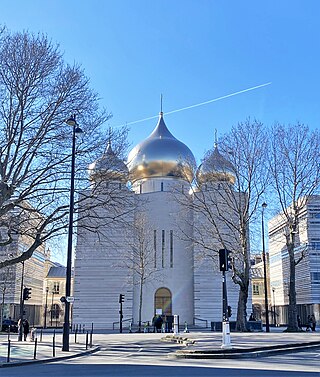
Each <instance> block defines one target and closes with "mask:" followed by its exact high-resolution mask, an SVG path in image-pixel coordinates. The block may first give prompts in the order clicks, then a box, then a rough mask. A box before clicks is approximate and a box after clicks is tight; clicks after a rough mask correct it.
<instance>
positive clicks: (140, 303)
mask: <svg viewBox="0 0 320 377" xmlns="http://www.w3.org/2000/svg"><path fill="white" fill-rule="evenodd" d="M142 288H143V279H142V278H141V279H140V297H139V332H141V315H142Z"/></svg>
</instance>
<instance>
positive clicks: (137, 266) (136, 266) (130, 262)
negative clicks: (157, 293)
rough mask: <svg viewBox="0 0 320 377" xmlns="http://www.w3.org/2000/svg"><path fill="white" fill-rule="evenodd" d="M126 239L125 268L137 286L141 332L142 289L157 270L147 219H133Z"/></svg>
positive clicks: (141, 215) (143, 217) (150, 230)
mask: <svg viewBox="0 0 320 377" xmlns="http://www.w3.org/2000/svg"><path fill="white" fill-rule="evenodd" d="M130 234H131V237H130V238H128V244H129V246H130V250H129V251H128V255H127V257H126V258H125V264H126V268H128V269H129V270H131V271H132V272H133V283H134V285H137V286H139V315H138V325H139V332H140V331H141V320H142V318H141V316H142V305H143V287H144V285H145V283H146V282H147V281H149V280H150V278H151V277H153V276H154V275H155V273H156V272H157V271H158V270H159V269H158V268H157V266H156V262H155V253H154V241H153V240H154V237H153V230H152V229H151V227H150V225H149V223H148V221H147V219H146V218H145V216H144V215H143V214H140V215H139V217H137V218H136V219H135V222H134V225H133V227H132V229H131V232H130Z"/></svg>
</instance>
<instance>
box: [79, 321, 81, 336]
mask: <svg viewBox="0 0 320 377" xmlns="http://www.w3.org/2000/svg"><path fill="white" fill-rule="evenodd" d="M79 334H81V324H80V323H79Z"/></svg>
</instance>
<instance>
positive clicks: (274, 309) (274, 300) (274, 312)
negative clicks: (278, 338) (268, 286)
mask: <svg viewBox="0 0 320 377" xmlns="http://www.w3.org/2000/svg"><path fill="white" fill-rule="evenodd" d="M272 293H273V324H274V326H277V318H276V289H275V288H272Z"/></svg>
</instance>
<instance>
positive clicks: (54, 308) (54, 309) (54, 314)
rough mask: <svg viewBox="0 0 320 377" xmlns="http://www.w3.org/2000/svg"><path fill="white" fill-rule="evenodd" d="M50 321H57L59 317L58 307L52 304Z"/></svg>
mask: <svg viewBox="0 0 320 377" xmlns="http://www.w3.org/2000/svg"><path fill="white" fill-rule="evenodd" d="M51 312H52V319H59V316H60V306H59V305H58V304H53V305H52V307H51Z"/></svg>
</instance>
